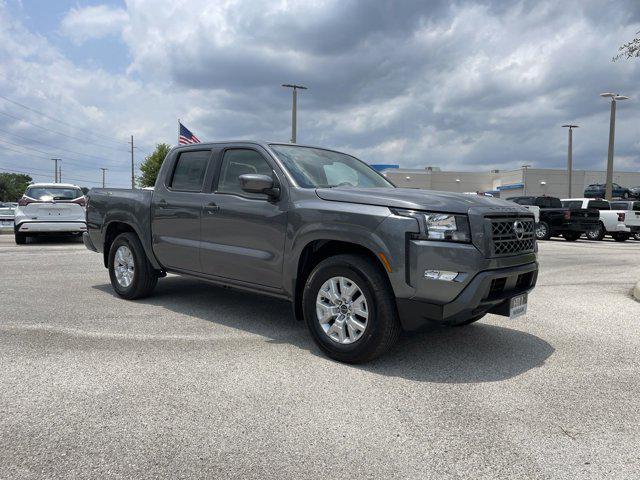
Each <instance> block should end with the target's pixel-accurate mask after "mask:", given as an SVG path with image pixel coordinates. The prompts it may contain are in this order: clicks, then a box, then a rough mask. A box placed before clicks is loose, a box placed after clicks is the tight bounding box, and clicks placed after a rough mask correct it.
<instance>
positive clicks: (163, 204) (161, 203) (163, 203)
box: [158, 199, 167, 208]
mask: <svg viewBox="0 0 640 480" xmlns="http://www.w3.org/2000/svg"><path fill="white" fill-rule="evenodd" d="M158 208H167V201H166V200H164V199H163V200H160V201H159V202H158Z"/></svg>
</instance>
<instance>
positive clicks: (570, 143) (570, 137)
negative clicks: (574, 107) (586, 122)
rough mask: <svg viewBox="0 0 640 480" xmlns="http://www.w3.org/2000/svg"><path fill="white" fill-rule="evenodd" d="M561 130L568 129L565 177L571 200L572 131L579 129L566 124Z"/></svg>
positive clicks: (576, 126)
mask: <svg viewBox="0 0 640 480" xmlns="http://www.w3.org/2000/svg"><path fill="white" fill-rule="evenodd" d="M562 128H568V129H569V149H568V151H567V176H568V177H569V178H568V182H569V188H568V191H569V198H571V197H572V196H573V195H571V181H572V178H571V177H572V176H573V129H574V128H580V127H579V126H578V125H571V124H567V125H562Z"/></svg>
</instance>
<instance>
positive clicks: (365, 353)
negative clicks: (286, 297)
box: [302, 255, 401, 363]
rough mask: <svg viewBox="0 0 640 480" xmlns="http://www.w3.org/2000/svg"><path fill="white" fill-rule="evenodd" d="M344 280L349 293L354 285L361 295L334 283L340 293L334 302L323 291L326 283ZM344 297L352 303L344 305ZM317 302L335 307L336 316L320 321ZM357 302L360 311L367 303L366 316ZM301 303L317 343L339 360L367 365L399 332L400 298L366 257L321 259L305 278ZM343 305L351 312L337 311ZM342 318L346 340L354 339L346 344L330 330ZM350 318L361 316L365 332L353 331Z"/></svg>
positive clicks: (385, 349) (330, 355) (344, 256)
mask: <svg viewBox="0 0 640 480" xmlns="http://www.w3.org/2000/svg"><path fill="white" fill-rule="evenodd" d="M340 278H343V279H346V283H345V286H344V289H345V291H346V288H349V289H352V286H353V285H355V286H356V288H357V289H358V291H356V293H355V294H354V295H356V296H357V297H350V296H349V294H344V293H343V286H342V283H340V285H336V287H339V288H337V290H339V291H338V292H337V293H339V295H337V296H334V297H335V298H336V300H335V302H332V301H330V300H329V297H324V296H322V295H321V289H323V287H326V286H327V285H329V284H330V282H332V281H334V279H340ZM323 291H325V292H327V291H326V290H323ZM327 294H329V292H327ZM360 296H362V297H364V302H365V304H364V305H362V303H360V302H361V300H360ZM354 298H355V300H354ZM344 299H347V300H348V301H347V302H345V303H342V302H343V300H344ZM316 302H320V303H321V304H323V305H328V306H329V307H328V310H326V311H329V310H331V311H333V312H336V314H332V315H333V316H332V315H328V317H330V318H329V320H327V321H326V322H322V323H321V322H320V319H319V317H318V311H319V308H318V307H317V306H316ZM336 302H337V303H340V306H339V307H338V306H335V305H336ZM350 302H352V303H350ZM357 305H359V306H360V311H362V309H363V308H364V307H366V313H367V317H366V318H365V317H363V316H358V313H357V310H358V307H357ZM302 307H303V314H304V319H305V322H306V324H307V328H308V329H309V332H310V333H311V337H312V338H313V340H314V342H315V343H316V345H318V347H320V349H321V350H322V351H323V352H324V353H325V354H326V355H328V356H329V357H331V358H333V359H335V360H338V361H340V362H345V363H363V362H367V361H369V360H372V359H374V358H376V357H378V356H380V355H382V354H383V353H385V352H386V351H387V350H389V348H391V347H392V346H393V344H394V343H395V342H396V341H397V339H398V337H399V335H400V330H401V327H400V321H399V319H398V311H397V308H396V302H395V298H394V295H393V291H392V290H391V285H390V284H389V281H388V279H387V277H386V274H385V273H384V272H383V271H382V270H381V268H379V267H378V265H376V264H375V263H373V262H372V261H371V259H369V258H368V257H366V256H363V255H336V256H334V257H329V258H327V259H325V260H323V261H322V262H320V263H319V264H318V265H317V266H316V267H315V268H314V269H313V271H312V272H311V274H310V275H309V277H308V278H307V280H306V282H305V286H304V291H303V294H302ZM343 307H344V308H346V309H347V310H349V309H351V310H350V311H349V312H343V313H344V315H343V313H340V310H339V309H341V308H343ZM325 308H326V307H325ZM336 309H337V310H336ZM336 315H337V316H336ZM340 318H342V319H343V320H342V330H341V331H342V335H344V340H345V341H350V342H351V343H342V342H341V340H340V339H338V338H332V336H331V335H334V336H336V337H338V332H337V331H333V332H332V329H334V327H336V325H337V322H338V321H339V320H340ZM349 318H351V319H352V322H353V320H357V322H359V324H360V325H365V328H364V330H355V332H356V334H355V335H352V334H353V331H352V330H351V325H352V324H353V325H355V323H350V322H349ZM354 328H355V327H354ZM325 329H328V331H327V330H325ZM347 337H348V338H347Z"/></svg>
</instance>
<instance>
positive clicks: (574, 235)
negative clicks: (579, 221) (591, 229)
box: [562, 232, 582, 242]
mask: <svg viewBox="0 0 640 480" xmlns="http://www.w3.org/2000/svg"><path fill="white" fill-rule="evenodd" d="M580 235H582V234H581V233H580V232H565V233H563V234H562V236H563V237H564V239H565V240H566V241H567V242H575V241H576V240H578V239H579V238H580Z"/></svg>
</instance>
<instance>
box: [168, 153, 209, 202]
mask: <svg viewBox="0 0 640 480" xmlns="http://www.w3.org/2000/svg"><path fill="white" fill-rule="evenodd" d="M210 156H211V152H209V151H198V152H184V153H181V154H180V156H179V157H178V161H177V162H176V167H175V169H174V170H173V178H172V179H171V188H173V189H174V190H183V191H187V192H199V191H200V190H202V181H203V180H204V172H205V171H206V170H207V163H208V162H209V157H210Z"/></svg>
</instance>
